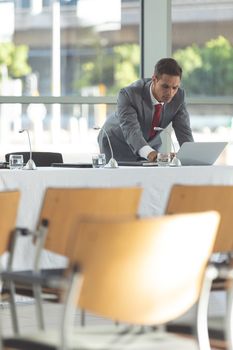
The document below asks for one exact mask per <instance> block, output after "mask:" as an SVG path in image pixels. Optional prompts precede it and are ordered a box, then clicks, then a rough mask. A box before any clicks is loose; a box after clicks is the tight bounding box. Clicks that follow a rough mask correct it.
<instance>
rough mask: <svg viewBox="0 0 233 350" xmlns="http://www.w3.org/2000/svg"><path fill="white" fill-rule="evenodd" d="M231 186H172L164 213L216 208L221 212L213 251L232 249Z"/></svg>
mask: <svg viewBox="0 0 233 350" xmlns="http://www.w3.org/2000/svg"><path fill="white" fill-rule="evenodd" d="M232 208H233V186H223V185H221V186H218V185H214V186H211V185H197V186H196V185H195V186H194V185H175V186H173V187H172V189H171V192H170V195H169V199H168V203H167V208H166V210H165V213H166V214H178V213H190V212H198V211H205V210H216V211H218V212H219V213H220V214H221V221H220V225H219V230H218V234H217V237H216V242H215V245H214V248H213V253H217V252H221V253H224V252H226V253H227V252H231V251H232V250H233V234H232V226H231V225H232V218H233V217H232Z"/></svg>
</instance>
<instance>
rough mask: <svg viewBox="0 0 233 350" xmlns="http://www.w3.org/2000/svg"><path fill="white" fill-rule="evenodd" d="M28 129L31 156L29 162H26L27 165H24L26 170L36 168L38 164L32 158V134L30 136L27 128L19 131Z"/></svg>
mask: <svg viewBox="0 0 233 350" xmlns="http://www.w3.org/2000/svg"><path fill="white" fill-rule="evenodd" d="M24 131H26V133H27V135H28V143H29V150H30V157H29V160H28V162H27V163H26V165H25V166H24V167H23V169H25V170H36V164H35V163H34V161H33V160H32V146H31V140H30V136H29V131H28V130H27V129H22V130H20V131H19V133H22V132H24Z"/></svg>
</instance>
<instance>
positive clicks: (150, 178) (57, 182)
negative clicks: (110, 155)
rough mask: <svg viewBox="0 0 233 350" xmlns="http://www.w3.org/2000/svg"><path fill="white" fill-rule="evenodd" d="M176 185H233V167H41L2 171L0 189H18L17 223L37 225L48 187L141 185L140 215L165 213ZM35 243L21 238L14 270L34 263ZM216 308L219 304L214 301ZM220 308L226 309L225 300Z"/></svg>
mask: <svg viewBox="0 0 233 350" xmlns="http://www.w3.org/2000/svg"><path fill="white" fill-rule="evenodd" d="M174 184H212V185H220V184H221V185H232V184H233V167H232V166H201V167H197V166H195V167H193V166H190V167H180V168H158V167H150V168H148V167H145V168H141V167H120V168H119V169H92V168H90V169H80V168H79V169H78V168H76V169H74V168H39V169H37V170H35V171H27V170H14V171H13V170H0V189H1V190H8V189H19V190H20V191H21V202H20V207H19V212H18V218H17V225H19V226H23V227H28V228H30V229H33V228H35V226H36V223H37V218H38V215H39V212H40V207H41V204H42V199H43V196H44V193H45V189H46V188H48V187H114V186H115V187H119V186H134V185H138V186H141V187H142V188H143V194H142V199H141V203H140V207H139V215H140V216H142V217H144V216H153V215H160V214H163V213H164V210H165V208H166V203H167V199H168V196H169V192H170V189H171V187H172V185H174ZM32 252H33V246H32V244H31V242H30V241H29V239H28V238H21V240H20V242H19V245H18V247H17V257H16V261H15V264H14V268H15V269H28V268H30V266H31V261H32ZM65 263H66V262H65V260H64V258H62V257H58V256H55V255H54V254H50V253H48V252H45V253H44V254H43V259H42V267H62V266H64V264H65ZM214 303H215V310H218V311H219V307H218V306H217V304H216V300H215V302H214ZM220 304H221V307H220V309H221V310H223V307H222V302H221V303H220Z"/></svg>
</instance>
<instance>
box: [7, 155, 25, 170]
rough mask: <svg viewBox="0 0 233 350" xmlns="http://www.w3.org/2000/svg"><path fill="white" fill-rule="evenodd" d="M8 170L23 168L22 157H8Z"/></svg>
mask: <svg viewBox="0 0 233 350" xmlns="http://www.w3.org/2000/svg"><path fill="white" fill-rule="evenodd" d="M9 167H10V169H22V168H23V155H22V154H11V155H10V157H9Z"/></svg>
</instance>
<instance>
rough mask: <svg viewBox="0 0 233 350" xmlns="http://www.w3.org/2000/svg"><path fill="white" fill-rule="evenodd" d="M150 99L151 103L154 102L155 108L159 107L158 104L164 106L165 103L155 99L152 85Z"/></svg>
mask: <svg viewBox="0 0 233 350" xmlns="http://www.w3.org/2000/svg"><path fill="white" fill-rule="evenodd" d="M150 98H151V102H152V105H153V106H155V105H158V104H161V105H163V104H164V102H159V101H157V100H156V98H155V97H154V95H153V94H152V83H151V84H150Z"/></svg>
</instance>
